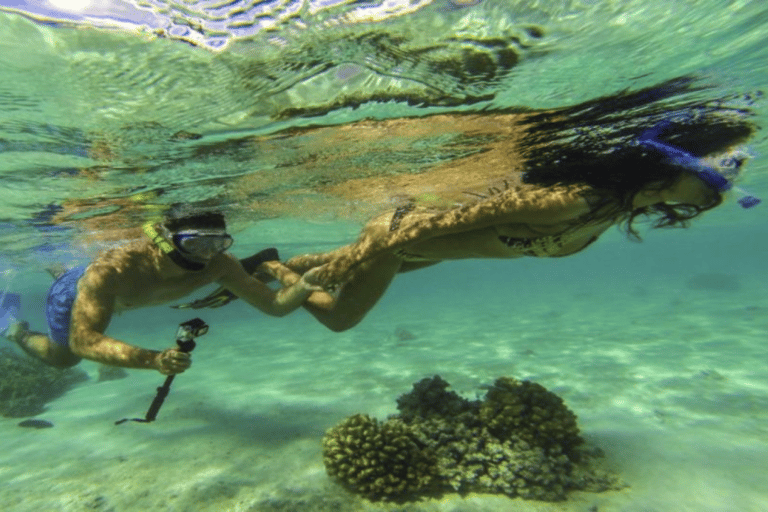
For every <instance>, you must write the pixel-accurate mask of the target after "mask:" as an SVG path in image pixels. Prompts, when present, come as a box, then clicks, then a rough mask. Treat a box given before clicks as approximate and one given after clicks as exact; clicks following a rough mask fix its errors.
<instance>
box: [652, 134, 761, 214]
mask: <svg viewBox="0 0 768 512" xmlns="http://www.w3.org/2000/svg"><path fill="white" fill-rule="evenodd" d="M670 124H671V123H670V121H662V122H660V123H659V124H657V125H656V126H654V127H653V128H651V129H649V130H647V131H645V132H643V134H642V135H640V136H639V137H638V138H637V142H638V144H640V145H641V146H644V147H647V148H651V149H655V150H656V151H658V152H660V153H662V154H663V155H665V156H666V157H667V158H668V159H669V162H670V163H672V164H674V165H679V166H680V167H682V168H684V169H685V170H687V171H690V172H692V173H694V174H695V175H696V176H697V177H698V178H700V179H701V180H702V181H703V182H704V183H706V184H707V185H709V186H710V187H711V188H712V189H713V190H716V191H717V192H720V193H723V192H726V191H728V190H731V189H733V190H735V191H736V192H738V193H739V194H741V196H742V197H740V198H739V199H738V200H737V202H738V203H739V204H740V205H741V207H742V208H752V207H753V206H756V205H758V204H760V199H759V198H757V197H755V196H753V195H750V194H748V193H747V192H745V191H744V190H742V189H740V188H738V187H734V186H733V182H732V181H731V179H729V176H730V177H731V178H732V177H735V176H736V175H737V174H738V170H739V168H740V167H741V164H742V159H739V158H729V159H726V160H724V161H723V162H722V164H721V165H722V169H717V168H715V167H714V166H712V165H709V164H707V163H706V162H704V161H703V160H702V159H701V158H698V157H696V156H694V155H692V154H691V153H689V152H687V151H685V150H684V149H682V148H678V147H677V146H673V145H671V144H667V143H666V142H661V141H660V140H658V139H657V137H658V136H659V134H661V132H663V131H664V130H665V129H666V128H667V127H668V126H669V125H670ZM726 173H727V174H726Z"/></svg>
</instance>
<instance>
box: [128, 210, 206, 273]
mask: <svg viewBox="0 0 768 512" xmlns="http://www.w3.org/2000/svg"><path fill="white" fill-rule="evenodd" d="M142 230H143V231H144V234H145V235H147V238H149V239H150V240H151V241H152V243H153V244H155V245H156V246H157V247H158V248H159V249H160V250H161V251H163V252H164V253H165V254H166V255H167V256H168V257H169V258H171V260H172V261H173V262H174V263H175V264H176V265H178V266H179V267H181V268H183V269H185V270H193V271H196V270H202V269H204V268H205V265H204V264H202V263H197V262H195V261H190V260H188V259H187V258H185V257H184V256H182V255H181V253H180V252H179V250H178V249H176V247H174V245H173V244H172V243H171V242H169V241H168V240H167V239H166V238H165V237H164V236H163V235H162V234H160V232H159V231H158V230H157V228H155V223H154V222H147V223H146V224H144V226H143V227H142Z"/></svg>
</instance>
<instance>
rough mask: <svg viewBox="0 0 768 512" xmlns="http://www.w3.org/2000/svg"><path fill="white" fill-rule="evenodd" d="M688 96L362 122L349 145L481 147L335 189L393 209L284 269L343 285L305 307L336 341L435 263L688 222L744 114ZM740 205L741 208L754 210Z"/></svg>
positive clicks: (717, 192) (713, 202)
mask: <svg viewBox="0 0 768 512" xmlns="http://www.w3.org/2000/svg"><path fill="white" fill-rule="evenodd" d="M693 89H694V88H693V87H692V86H691V84H690V81H688V80H685V79H681V80H676V81H670V82H668V83H665V84H662V85H660V86H657V87H653V88H649V89H645V90H641V91H638V92H635V93H621V94H617V95H615V96H611V97H606V98H601V99H597V100H593V101H590V102H587V103H584V104H581V105H577V106H574V107H566V108H562V109H556V110H550V111H538V112H525V113H510V112H504V113H493V112H488V113H480V114H455V115H437V116H431V117H422V118H411V119H399V120H388V121H381V122H372V121H368V122H366V125H365V128H366V129H365V130H362V129H360V130H358V131H359V133H360V135H359V136H360V137H384V138H386V137H387V136H392V137H394V136H395V135H392V132H393V130H398V133H404V132H410V133H422V132H428V131H429V130H437V129H445V130H452V131H454V132H458V133H464V134H465V135H466V137H467V138H474V139H478V138H483V139H485V140H490V141H491V142H490V143H488V144H487V145H486V147H485V149H484V150H483V151H478V152H474V153H472V154H470V155H468V156H466V157H464V158H458V159H455V160H452V161H450V162H447V163H443V164H438V165H436V166H434V167H432V168H430V169H428V170H427V171H425V172H423V173H419V174H412V175H404V176H384V177H381V178H378V179H377V178H367V179H365V180H357V182H355V181H354V180H352V181H350V183H347V184H341V185H340V186H338V187H337V190H338V191H339V192H338V193H339V194H340V195H341V194H343V193H345V192H344V191H346V193H347V194H348V197H350V198H351V194H352V193H354V191H355V190H357V191H359V193H360V194H361V195H362V194H365V193H366V191H368V192H369V193H370V191H371V190H373V191H376V190H381V189H382V188H385V187H382V185H381V184H382V183H384V184H386V186H387V187H388V190H389V191H390V194H399V195H400V196H401V197H405V200H404V201H403V202H402V203H401V206H400V207H398V208H396V209H393V210H391V211H388V212H385V213H383V214H380V215H379V216H377V217H375V218H374V219H373V220H371V221H370V222H369V223H368V224H367V225H366V226H365V228H364V229H363V231H362V233H361V234H360V236H359V238H358V239H357V241H356V242H354V243H352V244H350V245H347V246H344V247H341V248H339V249H336V250H333V251H330V252H327V253H321V254H307V255H303V256H297V257H294V258H292V259H290V260H289V261H288V262H286V264H285V265H286V266H287V267H288V268H290V269H291V270H293V271H294V272H297V273H299V274H301V273H303V272H306V271H307V270H309V269H311V268H314V267H318V266H320V265H323V268H322V270H321V271H320V273H319V274H318V277H319V278H320V280H321V281H322V283H323V284H324V285H326V286H333V285H341V286H340V288H339V290H338V293H337V294H336V295H335V297H334V300H332V301H327V302H326V303H319V302H313V301H308V303H307V305H306V307H307V309H308V310H309V311H310V312H311V313H312V314H313V315H314V316H315V317H316V318H317V319H318V320H319V321H320V322H321V323H323V324H324V325H325V326H327V327H328V328H330V329H332V330H334V331H343V330H345V329H349V328H351V327H353V326H354V325H356V324H357V323H358V322H360V321H361V320H362V319H363V317H364V316H365V315H366V314H367V313H368V311H370V309H371V308H372V307H373V306H374V305H375V304H376V302H377V301H378V300H379V298H380V297H381V296H382V295H383V293H384V292H385V290H386V289H387V287H388V286H389V284H390V283H391V281H392V279H393V278H394V276H395V275H396V274H398V273H402V272H408V271H411V270H416V269H420V268H424V267H428V266H432V265H435V264H437V263H439V262H441V261H444V260H458V259H472V258H520V257H523V256H537V257H560V256H568V255H571V254H574V253H577V252H579V251H582V250H583V249H585V248H586V247H587V246H589V245H590V244H592V243H593V242H594V241H595V240H597V238H598V237H599V236H600V235H601V234H602V233H604V232H605V231H606V230H607V229H608V228H610V227H611V226H616V225H624V226H625V227H626V230H627V232H628V234H629V235H630V236H637V232H636V231H635V229H634V228H633V221H634V220H636V219H637V218H638V217H641V218H642V217H646V218H649V219H650V220H652V221H653V225H654V227H667V226H671V227H684V226H687V224H688V221H689V220H690V219H693V218H695V217H697V216H699V215H700V214H701V213H702V212H704V211H707V210H710V209H712V208H714V207H716V206H718V205H719V204H721V202H722V201H723V195H722V193H723V192H724V191H725V190H727V189H729V188H730V187H731V179H732V178H733V177H735V175H736V174H737V173H738V171H739V168H740V167H741V164H742V162H743V160H744V157H743V156H740V155H738V154H735V155H733V154H731V155H728V156H729V157H728V158H727V159H725V156H726V154H727V152H729V151H732V150H733V148H734V146H736V145H737V144H739V143H741V142H743V141H744V140H746V139H747V138H749V137H750V135H751V134H752V133H753V132H754V130H755V126H754V125H753V124H752V123H751V122H750V121H749V117H750V115H751V113H750V112H749V111H748V110H747V109H746V108H744V106H743V105H742V106H741V107H737V106H729V105H728V102H727V101H723V100H721V99H720V98H715V99H713V100H701V99H697V98H696V97H693V94H691V95H689V96H686V93H699V91H694V90H693ZM377 123H378V124H380V125H383V126H381V127H378V124H377ZM435 123H437V124H435ZM345 128H346V127H345ZM500 134H501V135H500ZM502 135H503V136H502ZM483 176H485V179H484V180H483ZM430 180H431V181H430ZM379 182H381V183H379ZM481 183H484V185H483V186H482V187H481V186H480V185H479V184H481ZM428 186H431V187H432V188H427V187H428ZM409 187H410V188H409ZM451 188H453V190H450V189H451ZM424 190H429V191H430V193H429V194H425V193H424V192H423V191H424ZM434 190H440V191H441V194H442V191H445V193H444V194H442V196H441V198H442V199H443V200H444V199H445V198H449V199H450V200H449V201H447V203H448V204H446V201H445V200H444V201H443V204H442V205H438V203H437V201H435V198H434V196H436V195H440V194H435V193H434V192H432V191H434ZM459 191H461V192H460V193H459ZM326 192H327V191H326ZM462 194H464V196H463V198H462V197H461V195H462ZM426 195H429V196H430V197H429V199H427V200H425V196H426ZM470 195H471V196H472V197H473V198H474V199H473V200H471V201H468V200H467V199H466V198H467V197H469V196H470ZM747 199H748V200H747V201H745V202H744V203H743V205H744V206H751V205H753V203H755V202H756V201H757V200H756V199H755V198H747ZM451 203H452V204H451ZM320 297H322V295H321V294H318V295H317V296H316V297H313V298H320ZM201 304H205V300H203V301H201Z"/></svg>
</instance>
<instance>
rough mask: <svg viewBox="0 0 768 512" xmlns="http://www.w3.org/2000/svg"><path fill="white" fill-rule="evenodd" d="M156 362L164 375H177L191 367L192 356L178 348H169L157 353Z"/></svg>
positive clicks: (157, 367) (158, 369)
mask: <svg viewBox="0 0 768 512" xmlns="http://www.w3.org/2000/svg"><path fill="white" fill-rule="evenodd" d="M155 363H156V369H157V371H159V372H160V373H162V374H163V375H175V374H177V373H182V372H184V370H186V369H187V368H189V367H190V366H191V365H192V358H190V357H189V354H188V353H186V352H182V351H181V350H179V349H178V348H167V349H165V350H163V351H162V352H160V353H159V354H158V355H157V358H156V359H155Z"/></svg>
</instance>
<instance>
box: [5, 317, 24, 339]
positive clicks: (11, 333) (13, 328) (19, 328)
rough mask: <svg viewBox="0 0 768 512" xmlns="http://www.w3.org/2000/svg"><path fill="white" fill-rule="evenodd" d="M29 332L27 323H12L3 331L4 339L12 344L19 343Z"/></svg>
mask: <svg viewBox="0 0 768 512" xmlns="http://www.w3.org/2000/svg"><path fill="white" fill-rule="evenodd" d="M28 332H29V323H28V322H13V323H12V324H11V325H9V326H8V330H7V331H5V337H6V338H8V339H9V340H11V341H12V342H14V343H21V342H22V341H23V340H24V336H26V335H27V333H28Z"/></svg>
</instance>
